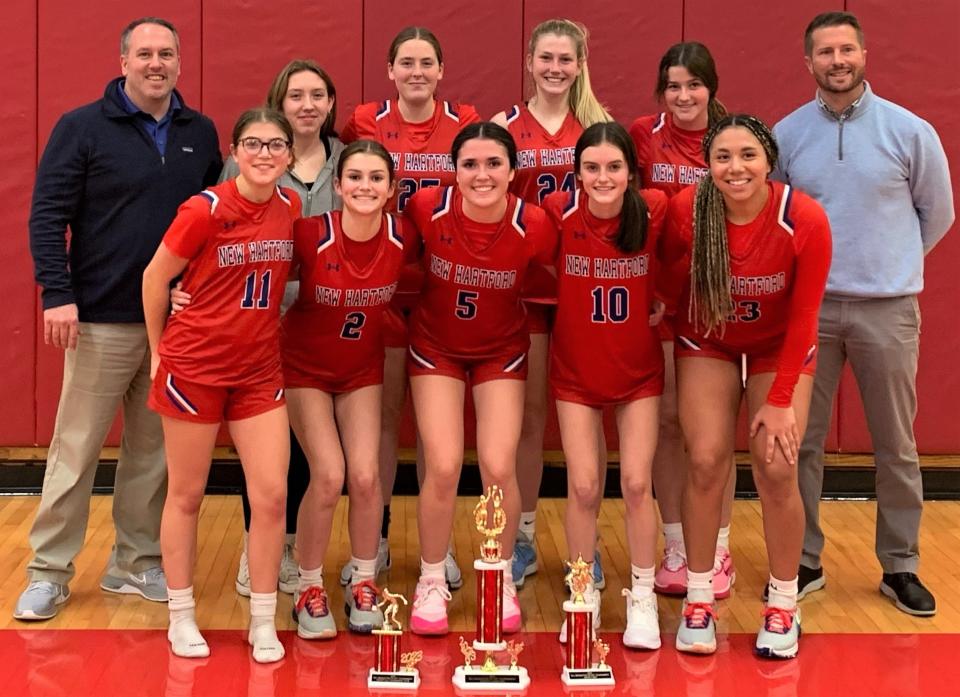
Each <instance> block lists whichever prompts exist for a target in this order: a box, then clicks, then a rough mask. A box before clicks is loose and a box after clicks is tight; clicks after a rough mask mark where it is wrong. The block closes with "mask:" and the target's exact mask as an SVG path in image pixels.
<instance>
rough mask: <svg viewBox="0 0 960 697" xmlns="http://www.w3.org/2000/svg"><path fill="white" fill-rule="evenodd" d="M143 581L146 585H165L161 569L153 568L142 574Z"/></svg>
mask: <svg viewBox="0 0 960 697" xmlns="http://www.w3.org/2000/svg"><path fill="white" fill-rule="evenodd" d="M143 579H144V581H146V582H147V584H152V583H166V580H167V577H166V576H165V575H164V573H163V567H161V566H154V567H153V568H150V569H147V570H146V571H144V572H143Z"/></svg>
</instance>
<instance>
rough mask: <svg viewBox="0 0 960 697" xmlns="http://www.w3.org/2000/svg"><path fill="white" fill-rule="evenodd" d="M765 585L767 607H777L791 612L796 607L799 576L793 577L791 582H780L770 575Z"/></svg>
mask: <svg viewBox="0 0 960 697" xmlns="http://www.w3.org/2000/svg"><path fill="white" fill-rule="evenodd" d="M767 585H768V588H769V590H768V592H767V596H768V597H767V607H778V608H780V609H782V610H793V609H795V608H796V607H797V592H798V585H799V576H794V577H793V580H792V581H781V580H779V579H776V578H774V577H773V575H772V574H771V575H770V581H769V583H768V584H767Z"/></svg>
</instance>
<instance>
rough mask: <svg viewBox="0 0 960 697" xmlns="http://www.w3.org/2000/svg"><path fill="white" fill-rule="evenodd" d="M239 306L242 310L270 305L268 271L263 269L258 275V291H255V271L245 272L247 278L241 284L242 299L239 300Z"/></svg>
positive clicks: (258, 308)
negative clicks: (242, 284) (261, 273)
mask: <svg viewBox="0 0 960 697" xmlns="http://www.w3.org/2000/svg"><path fill="white" fill-rule="evenodd" d="M240 307H242V308H243V309H244V310H253V309H257V310H265V309H266V308H268V307H270V272H269V271H264V272H263V275H262V276H260V292H259V293H257V272H256V271H251V272H250V273H248V274H247V280H246V281H245V282H244V286H243V299H242V300H241V301H240Z"/></svg>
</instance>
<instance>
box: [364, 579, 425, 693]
mask: <svg viewBox="0 0 960 697" xmlns="http://www.w3.org/2000/svg"><path fill="white" fill-rule="evenodd" d="M380 596H381V598H383V599H382V600H381V601H380V602H379V603H377V607H379V608H380V609H381V610H383V628H382V629H374V630H373V635H374V636H375V637H376V639H377V654H376V664H375V665H374V667H373V668H371V669H370V673H369V675H368V676H367V687H369V688H371V689H378V690H416V689H417V688H418V687H420V671H418V670H417V667H416V666H417V663H419V662H420V659H422V658H423V651H410V652H408V653H400V640H401V638H402V637H403V627H402V626H401V624H400V620H399V619H398V618H397V612H399V610H400V603H401V602H402V603H403V604H404V605H407V599H406V598H404V597H403V596H402V595H400V594H399V593H391V592H390V589H389V588H384V589H383V590H382V591H380Z"/></svg>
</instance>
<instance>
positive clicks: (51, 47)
mask: <svg viewBox="0 0 960 697" xmlns="http://www.w3.org/2000/svg"><path fill="white" fill-rule="evenodd" d="M156 11H157V8H156V6H155V4H154V3H148V2H143V1H142V0H137V1H136V2H128V1H124V2H120V0H101V1H100V2H96V3H88V4H76V3H69V2H62V0H40V2H39V5H38V17H39V19H38V22H37V54H36V55H37V76H36V80H37V130H36V138H37V152H38V153H42V152H43V147H44V146H45V145H46V143H47V139H48V138H49V136H50V131H51V130H52V129H53V126H54V124H56V122H57V120H58V119H59V118H60V116H61V115H62V114H63V113H64V112H66V111H70V110H71V109H75V108H76V107H79V106H81V105H83V104H87V103H89V102H92V101H93V100H95V99H99V98H100V97H102V96H103V91H104V88H105V87H106V85H107V82H109V81H110V80H111V79H113V78H114V77H116V76H118V75H119V74H120V32H121V31H122V30H123V28H124V26H126V24H127V23H128V22H129V21H131V20H132V19H134V18H136V17H141V16H144V15H149V14H152V13H154V12H156ZM163 16H164V18H165V19H169V20H170V21H171V22H173V23H174V25H175V26H176V27H177V31H178V32H179V33H180V44H181V53H182V58H183V60H182V66H181V75H180V80H179V82H178V84H177V88H178V89H179V90H180V92H181V93H182V94H183V97H184V99H185V100H186V102H187V104H189V105H191V106H193V107H196V108H200V106H201V104H200V54H201V44H200V5H199V3H197V2H196V1H195V0H171V1H170V2H168V3H167V4H165V5H164V7H163ZM25 171H26V168H25ZM30 171H31V175H30V177H31V179H32V177H33V174H34V173H35V169H34V168H32V167H31V170H30ZM31 190H32V187H31ZM24 261H25V262H27V263H32V262H30V261H29V256H27V257H26V258H25V260H24ZM37 318H38V319H37V322H38V325H39V331H42V328H43V323H42V318H41V317H40V315H39V312H38V315H37ZM39 344H40V345H39V348H38V350H37V366H36V367H37V373H36V374H37V431H36V441H35V442H36V443H38V444H40V445H47V444H48V443H49V442H50V436H51V434H52V432H53V419H54V416H55V415H56V410H57V401H58V398H59V395H60V383H61V378H62V372H63V351H61V350H59V349H53V348H50V347H48V346H44V345H43V340H42V337H41V339H40V342H39ZM117 433H118V431H117V428H116V425H115V426H114V429H113V432H112V433H111V436H110V440H109V441H108V442H110V443H116V442H117Z"/></svg>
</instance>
